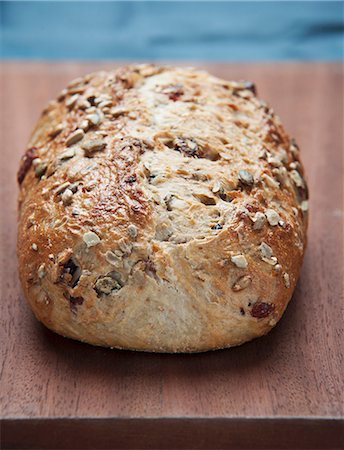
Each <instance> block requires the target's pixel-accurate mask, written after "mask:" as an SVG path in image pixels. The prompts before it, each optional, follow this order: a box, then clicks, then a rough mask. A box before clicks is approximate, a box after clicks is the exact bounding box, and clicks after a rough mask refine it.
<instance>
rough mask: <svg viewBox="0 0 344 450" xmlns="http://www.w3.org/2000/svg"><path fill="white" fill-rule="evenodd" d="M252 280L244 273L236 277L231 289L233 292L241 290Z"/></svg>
mask: <svg viewBox="0 0 344 450" xmlns="http://www.w3.org/2000/svg"><path fill="white" fill-rule="evenodd" d="M251 282H252V278H251V277H250V276H249V275H245V276H243V277H241V278H238V279H237V281H236V282H235V283H234V285H233V287H232V289H233V291H234V292H238V291H242V290H243V289H246V288H247V287H248V286H249V285H250V284H251Z"/></svg>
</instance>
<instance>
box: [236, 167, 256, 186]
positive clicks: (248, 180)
mask: <svg viewBox="0 0 344 450" xmlns="http://www.w3.org/2000/svg"><path fill="white" fill-rule="evenodd" d="M238 178H239V181H241V182H242V184H245V185H246V186H252V185H253V183H254V178H253V175H252V174H251V173H250V172H248V171H247V170H239V172H238Z"/></svg>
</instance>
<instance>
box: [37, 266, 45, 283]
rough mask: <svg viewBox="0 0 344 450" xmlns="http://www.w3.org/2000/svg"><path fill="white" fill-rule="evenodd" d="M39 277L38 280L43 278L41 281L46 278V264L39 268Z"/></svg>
mask: <svg viewBox="0 0 344 450" xmlns="http://www.w3.org/2000/svg"><path fill="white" fill-rule="evenodd" d="M37 275H38V278H41V279H42V278H44V277H45V264H44V263H43V264H41V265H40V266H39V267H38V270H37Z"/></svg>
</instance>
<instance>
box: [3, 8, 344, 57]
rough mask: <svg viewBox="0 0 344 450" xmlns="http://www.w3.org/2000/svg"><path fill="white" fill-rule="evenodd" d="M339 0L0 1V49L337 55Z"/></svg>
mask: <svg viewBox="0 0 344 450" xmlns="http://www.w3.org/2000/svg"><path fill="white" fill-rule="evenodd" d="M343 5H344V3H343V2H332V1H322V2H313V1H310V2H302V1H301V2H214V1H213V2H208V1H206V2H186V1H185V2H162V1H161V2H147V1H143V2H130V1H122V2H61V1H57V2H1V4H0V8H1V9H0V14H1V18H0V20H1V41H0V44H1V57H2V58H44V59H67V58H75V59H108V58H111V59H114V58H117V59H151V60H154V59H203V60H204V59H209V60H211V59H212V60H271V59H277V60H279V59H302V60H314V59H317V60H319V59H323V60H332V59H334V60H338V59H343V42H344V40H343V30H344V25H343V22H344V21H343V12H344V8H343Z"/></svg>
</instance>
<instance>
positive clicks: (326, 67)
mask: <svg viewBox="0 0 344 450" xmlns="http://www.w3.org/2000/svg"><path fill="white" fill-rule="evenodd" d="M194 65H196V64H194ZM197 65H198V64H197ZM199 65H200V66H202V67H204V68H206V69H208V70H210V71H211V72H213V73H214V74H216V75H219V76H222V77H224V78H233V79H237V78H244V79H252V80H254V81H256V83H257V85H258V89H259V93H260V95H261V97H262V98H264V99H266V100H268V101H269V102H271V103H272V105H273V106H274V108H275V110H277V112H278V113H279V114H280V116H281V117H282V120H283V121H284V123H285V126H286V128H287V130H288V131H289V132H290V133H291V134H292V135H293V136H295V137H296V138H297V141H298V142H299V144H300V147H301V149H302V156H303V160H304V162H305V165H306V169H307V174H308V181H309V186H310V195H311V201H310V204H311V211H310V229H309V245H308V250H307V254H306V258H305V262H304V266H303V270H302V275H301V279H300V281H299V283H298V286H297V289H296V292H295V294H294V298H293V300H292V302H291V304H290V305H289V307H288V309H287V311H286V314H285V316H284V318H283V320H282V321H281V323H280V324H279V325H278V326H277V327H276V328H275V329H274V330H273V331H272V332H271V333H270V334H269V335H268V336H266V337H264V338H261V339H258V340H256V341H254V342H251V343H249V344H246V345H243V346H242V347H239V348H233V349H229V350H224V351H216V352H210V353H204V354H195V355H157V354H143V353H132V352H127V351H115V350H107V349H102V348H94V347H91V346H89V345H86V344H81V343H78V342H73V341H71V340H68V339H64V338H62V337H59V336H57V335H55V334H54V333H52V332H50V331H48V330H46V329H45V328H44V327H43V326H41V325H40V324H39V323H37V322H36V320H35V319H34V318H33V316H32V314H31V312H30V310H29V308H28V306H26V304H25V301H24V298H23V295H22V293H21V290H20V287H19V283H18V276H17V269H16V255H15V239H16V195H17V188H16V181H15V174H16V170H17V167H18V161H19V158H20V156H21V154H22V152H23V151H24V149H25V146H26V142H27V139H28V137H29V133H30V130H31V128H32V127H33V125H34V123H35V121H36V119H37V117H38V114H39V113H40V111H41V110H42V108H43V106H44V105H45V104H46V103H47V101H48V100H49V99H50V98H52V97H54V96H55V95H56V94H57V93H58V92H59V90H60V89H61V88H63V87H64V85H65V84H66V82H67V81H68V80H70V79H72V78H74V77H76V76H79V75H81V74H84V73H87V72H89V71H92V70H96V69H98V68H111V67H113V66H114V64H110V63H102V62H99V63H95V62H93V63H46V62H45V63H39V62H37V63H34V62H27V63H24V62H5V63H3V64H2V73H1V84H2V86H1V92H2V100H1V132H2V137H1V154H0V158H1V270H0V273H1V305H0V307H1V327H0V333H1V354H2V366H1V415H2V446H3V447H4V448H59V449H67V448H68V449H69V448H73V449H74V448H79V449H80V448H85V449H86V448H87V449H89V448H93V449H98V448H99V449H103V448H104V449H105V448H123V449H134V448H135V449H138V448H142V449H158V448H159V449H165V448H166V449H172V448H173V449H174V448H189V449H205V448H213V449H220V448H221V449H225V448H231V449H232V448H255V449H258V448H259V449H261V448H265V449H270V448H283V449H291V448H300V449H304V448H305V449H306V448H307V449H309V448H322V449H324V448H341V447H342V446H343V424H344V422H343V413H344V408H343V392H344V384H343V374H344V365H343V336H344V334H343V324H344V320H343V270H342V266H343V216H344V212H343V178H342V173H343V130H342V126H343V105H342V101H343V67H342V65H341V64H339V63H328V64H325V63H312V64H307V63H293V64H291V63H268V64H264V63H261V64H210V63H204V64H201V63H199Z"/></svg>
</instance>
